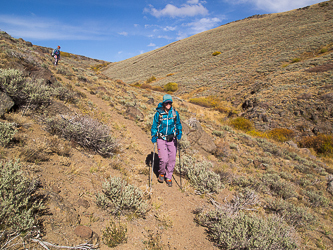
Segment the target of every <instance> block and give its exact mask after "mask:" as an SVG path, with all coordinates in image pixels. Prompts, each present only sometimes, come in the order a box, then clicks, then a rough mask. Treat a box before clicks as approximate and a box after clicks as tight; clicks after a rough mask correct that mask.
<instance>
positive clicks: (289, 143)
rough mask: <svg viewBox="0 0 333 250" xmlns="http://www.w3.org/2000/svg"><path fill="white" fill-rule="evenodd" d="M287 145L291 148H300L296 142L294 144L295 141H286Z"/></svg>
mask: <svg viewBox="0 0 333 250" xmlns="http://www.w3.org/2000/svg"><path fill="white" fill-rule="evenodd" d="M285 143H286V144H288V145H289V146H290V147H293V148H298V147H297V144H296V143H295V142H293V141H286V142H285Z"/></svg>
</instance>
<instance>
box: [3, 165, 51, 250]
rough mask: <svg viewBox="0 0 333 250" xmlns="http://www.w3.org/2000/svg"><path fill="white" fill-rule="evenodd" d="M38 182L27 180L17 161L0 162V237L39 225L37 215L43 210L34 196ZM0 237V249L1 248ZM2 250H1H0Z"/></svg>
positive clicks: (29, 229) (42, 206)
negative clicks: (3, 234) (5, 233)
mask: <svg viewBox="0 0 333 250" xmlns="http://www.w3.org/2000/svg"><path fill="white" fill-rule="evenodd" d="M38 187H39V181H38V180H29V179H28V178H26V177H25V176H24V174H23V172H22V171H21V166H20V163H19V162H18V161H16V162H12V161H9V162H7V163H5V162H0V197H1V199H0V235H1V236H2V233H4V232H5V231H6V232H7V233H13V232H15V233H23V232H27V231H31V230H33V228H34V227H36V226H37V225H38V224H39V221H38V215H40V213H41V212H42V211H43V210H44V209H45V208H44V205H43V200H42V199H41V196H38V195H36V192H37V190H38ZM1 240H2V239H1V237H0V247H1ZM1 249H2V248H1Z"/></svg>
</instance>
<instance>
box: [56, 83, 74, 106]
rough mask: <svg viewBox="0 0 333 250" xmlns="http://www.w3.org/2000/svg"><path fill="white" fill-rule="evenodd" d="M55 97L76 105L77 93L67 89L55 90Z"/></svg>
mask: <svg viewBox="0 0 333 250" xmlns="http://www.w3.org/2000/svg"><path fill="white" fill-rule="evenodd" d="M53 95H54V97H55V98H57V99H59V100H61V101H65V102H69V103H76V98H75V92H73V91H72V90H69V89H68V88H65V87H59V88H56V89H54V93H53Z"/></svg>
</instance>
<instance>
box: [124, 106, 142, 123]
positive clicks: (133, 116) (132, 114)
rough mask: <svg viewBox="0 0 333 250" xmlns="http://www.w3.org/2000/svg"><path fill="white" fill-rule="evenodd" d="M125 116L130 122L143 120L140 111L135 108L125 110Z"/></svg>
mask: <svg viewBox="0 0 333 250" xmlns="http://www.w3.org/2000/svg"><path fill="white" fill-rule="evenodd" d="M126 115H127V117H128V118H129V119H130V120H133V121H136V120H138V119H139V120H141V121H142V120H143V118H144V116H143V114H142V113H141V111H140V110H138V109H137V108H136V107H128V108H127V110H126Z"/></svg>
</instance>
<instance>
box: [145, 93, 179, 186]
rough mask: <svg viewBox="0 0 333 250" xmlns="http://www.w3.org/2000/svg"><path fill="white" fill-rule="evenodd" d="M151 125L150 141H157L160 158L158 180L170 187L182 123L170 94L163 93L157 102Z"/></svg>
mask: <svg viewBox="0 0 333 250" xmlns="http://www.w3.org/2000/svg"><path fill="white" fill-rule="evenodd" d="M156 110H157V112H156V113H155V115H154V121H153V125H152V127H151V136H152V139H151V141H152V142H153V143H156V142H157V149H158V157H159V158H160V165H159V170H158V173H159V176H158V181H159V182H161V183H163V182H164V181H166V183H167V184H168V186H169V187H172V174H173V170H174V168H175V164H176V153H177V140H180V139H181V137H182V124H181V123H180V119H179V114H178V112H177V111H176V110H175V109H174V108H173V107H172V97H171V95H164V96H163V102H161V103H159V104H158V106H157V108H156Z"/></svg>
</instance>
